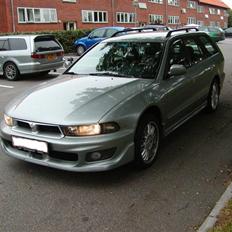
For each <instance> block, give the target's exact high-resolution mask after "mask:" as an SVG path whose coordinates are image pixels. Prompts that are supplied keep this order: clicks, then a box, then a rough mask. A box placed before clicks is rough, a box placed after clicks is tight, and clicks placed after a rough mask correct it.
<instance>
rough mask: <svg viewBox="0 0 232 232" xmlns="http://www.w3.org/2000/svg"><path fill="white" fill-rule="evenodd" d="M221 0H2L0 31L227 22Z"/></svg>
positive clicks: (216, 23)
mask: <svg viewBox="0 0 232 232" xmlns="http://www.w3.org/2000/svg"><path fill="white" fill-rule="evenodd" d="M227 9H228V6H227V5H225V4H224V3H223V2H222V1H221V0H43V1H38V0H0V15H1V18H2V19H1V20H0V32H13V31H18V32H23V31H41V30H63V29H65V30H72V29H76V28H96V27H102V26H109V25H121V26H125V27H131V26H135V25H136V26H138V25H143V24H147V23H150V22H156V23H163V24H167V25H169V26H170V27H177V26H182V25H185V24H192V23H194V24H203V25H217V26H221V27H226V26H227V21H228V15H227Z"/></svg>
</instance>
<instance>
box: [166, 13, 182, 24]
mask: <svg viewBox="0 0 232 232" xmlns="http://www.w3.org/2000/svg"><path fill="white" fill-rule="evenodd" d="M179 23H180V17H179V16H177V15H170V16H168V24H179Z"/></svg>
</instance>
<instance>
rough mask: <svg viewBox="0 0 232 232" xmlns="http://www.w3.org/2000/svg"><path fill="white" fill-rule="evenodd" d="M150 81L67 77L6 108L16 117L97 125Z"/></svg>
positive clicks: (9, 113)
mask: <svg viewBox="0 0 232 232" xmlns="http://www.w3.org/2000/svg"><path fill="white" fill-rule="evenodd" d="M151 82H152V81H151V80H144V79H135V78H118V77H117V78H115V77H99V76H98V77H96V76H82V77H80V76H79V77H78V76H70V75H66V76H65V75H64V76H63V77H62V78H57V79H56V80H54V81H51V82H48V83H46V84H43V85H41V86H39V87H36V88H35V89H34V90H31V91H29V92H25V93H24V94H22V95H21V96H19V97H18V98H16V99H15V100H13V101H12V102H11V103H10V104H9V105H8V107H7V108H6V114H8V115H9V116H11V117H13V118H17V119H22V120H28V121H34V122H41V123H42V122H43V123H51V124H59V125H75V124H77V123H78V124H86V123H95V122H98V121H99V120H100V119H101V118H102V117H103V116H104V115H105V114H106V113H108V112H109V111H110V110H111V109H112V108H113V107H115V106H116V105H117V104H119V103H120V102H122V101H125V100H126V99H127V98H129V97H131V96H133V95H135V94H138V93H139V92H141V91H142V90H143V89H144V88H145V87H146V86H148V85H149V84H151Z"/></svg>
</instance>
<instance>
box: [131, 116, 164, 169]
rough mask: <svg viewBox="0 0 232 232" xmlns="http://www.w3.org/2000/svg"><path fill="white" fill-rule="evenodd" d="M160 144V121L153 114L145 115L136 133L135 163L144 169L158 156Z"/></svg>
mask: <svg viewBox="0 0 232 232" xmlns="http://www.w3.org/2000/svg"><path fill="white" fill-rule="evenodd" d="M159 144H160V123H159V120H158V119H157V118H156V117H154V115H152V114H147V115H145V116H144V117H143V118H142V119H141V120H140V122H139V124H138V127H137V130H136V133H135V165H136V167H137V168H140V169H144V168H148V167H150V166H151V165H152V164H153V163H154V161H155V160H156V158H157V154H158V149H159Z"/></svg>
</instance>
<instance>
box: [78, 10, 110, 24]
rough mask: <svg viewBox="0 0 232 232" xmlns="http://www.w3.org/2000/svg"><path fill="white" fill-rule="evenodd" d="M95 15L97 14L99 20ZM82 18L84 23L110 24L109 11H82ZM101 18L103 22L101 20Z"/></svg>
mask: <svg viewBox="0 0 232 232" xmlns="http://www.w3.org/2000/svg"><path fill="white" fill-rule="evenodd" d="M95 14H97V20H95ZM104 14H105V17H104ZM81 17H82V22H83V23H108V11H101V10H82V11H81ZM100 18H101V19H102V20H100ZM104 18H105V19H104Z"/></svg>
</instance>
